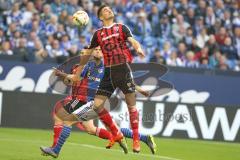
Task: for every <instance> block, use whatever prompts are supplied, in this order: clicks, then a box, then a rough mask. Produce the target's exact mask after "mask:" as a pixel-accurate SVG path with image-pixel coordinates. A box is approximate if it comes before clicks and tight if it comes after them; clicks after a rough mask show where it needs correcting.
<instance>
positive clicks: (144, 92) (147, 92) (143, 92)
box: [139, 90, 150, 97]
mask: <svg viewBox="0 0 240 160" xmlns="http://www.w3.org/2000/svg"><path fill="white" fill-rule="evenodd" d="M139 93H141V94H142V95H144V96H145V97H149V96H150V92H149V91H143V90H141V91H139Z"/></svg>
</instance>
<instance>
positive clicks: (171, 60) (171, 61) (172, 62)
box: [166, 51, 183, 66]
mask: <svg viewBox="0 0 240 160" xmlns="http://www.w3.org/2000/svg"><path fill="white" fill-rule="evenodd" d="M166 63H167V65H169V66H183V62H182V60H181V59H180V58H179V57H178V56H177V52H176V51H173V52H172V53H171V55H170V57H168V58H167V60H166Z"/></svg>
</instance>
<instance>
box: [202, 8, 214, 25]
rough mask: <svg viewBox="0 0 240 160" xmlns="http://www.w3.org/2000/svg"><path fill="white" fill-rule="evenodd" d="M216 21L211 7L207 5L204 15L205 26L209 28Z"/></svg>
mask: <svg viewBox="0 0 240 160" xmlns="http://www.w3.org/2000/svg"><path fill="white" fill-rule="evenodd" d="M215 22H216V17H215V14H214V11H213V8H212V7H207V13H206V17H205V24H206V27H208V28H211V27H213V25H214V24H215Z"/></svg>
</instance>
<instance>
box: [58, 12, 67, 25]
mask: <svg viewBox="0 0 240 160" xmlns="http://www.w3.org/2000/svg"><path fill="white" fill-rule="evenodd" d="M67 17H68V13H67V11H66V10H63V11H62V12H61V14H60V16H59V17H58V22H59V23H60V24H63V25H67Z"/></svg>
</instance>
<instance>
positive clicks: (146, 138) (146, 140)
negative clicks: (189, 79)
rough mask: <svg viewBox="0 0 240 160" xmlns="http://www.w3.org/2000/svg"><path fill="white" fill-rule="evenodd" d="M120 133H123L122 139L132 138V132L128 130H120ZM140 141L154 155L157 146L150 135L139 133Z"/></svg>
mask: <svg viewBox="0 0 240 160" xmlns="http://www.w3.org/2000/svg"><path fill="white" fill-rule="evenodd" d="M121 132H122V133H123V135H124V137H127V138H133V132H132V130H131V129H129V128H121ZM139 139H140V141H142V142H144V143H145V144H146V145H147V146H148V147H149V148H150V150H151V152H152V154H155V153H156V149H157V145H156V143H155V141H154V137H153V136H152V135H144V134H141V133H139Z"/></svg>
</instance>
